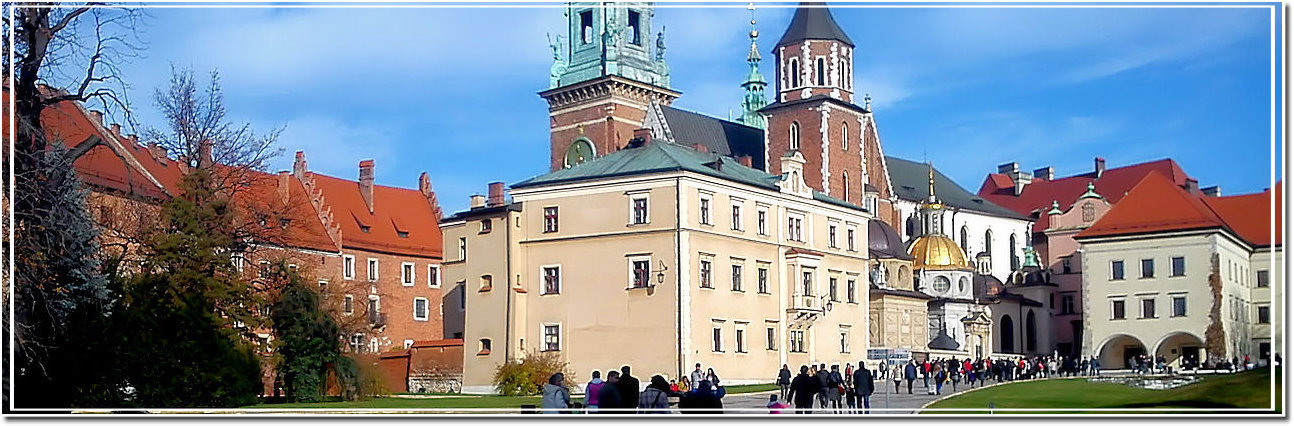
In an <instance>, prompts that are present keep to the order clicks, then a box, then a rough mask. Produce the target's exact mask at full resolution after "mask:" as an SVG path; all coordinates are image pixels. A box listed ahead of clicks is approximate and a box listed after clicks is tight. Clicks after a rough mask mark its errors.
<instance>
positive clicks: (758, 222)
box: [755, 207, 768, 237]
mask: <svg viewBox="0 0 1294 426" xmlns="http://www.w3.org/2000/svg"><path fill="white" fill-rule="evenodd" d="M755 230H756V231H757V233H758V234H759V235H762V236H765V237H767V236H768V207H757V208H755Z"/></svg>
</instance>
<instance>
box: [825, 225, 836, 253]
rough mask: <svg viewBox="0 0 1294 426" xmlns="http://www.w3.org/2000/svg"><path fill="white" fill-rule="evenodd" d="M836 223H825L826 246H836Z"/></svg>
mask: <svg viewBox="0 0 1294 426" xmlns="http://www.w3.org/2000/svg"><path fill="white" fill-rule="evenodd" d="M836 228H838V227H837V226H836V224H834V223H833V224H830V225H827V246H828V247H831V248H837V246H836Z"/></svg>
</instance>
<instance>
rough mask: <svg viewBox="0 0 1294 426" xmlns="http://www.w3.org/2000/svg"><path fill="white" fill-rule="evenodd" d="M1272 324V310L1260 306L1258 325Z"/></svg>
mask: <svg viewBox="0 0 1294 426" xmlns="http://www.w3.org/2000/svg"><path fill="white" fill-rule="evenodd" d="M1271 322H1272V313H1271V308H1269V307H1266V306H1259V307H1258V323H1259V324H1271Z"/></svg>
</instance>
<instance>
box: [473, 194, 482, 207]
mask: <svg viewBox="0 0 1294 426" xmlns="http://www.w3.org/2000/svg"><path fill="white" fill-rule="evenodd" d="M470 206H471V208H473V209H479V208H481V207H485V196H484V195H481V194H472V204H471V205H470Z"/></svg>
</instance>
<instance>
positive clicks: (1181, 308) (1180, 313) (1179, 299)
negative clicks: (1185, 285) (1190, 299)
mask: <svg viewBox="0 0 1294 426" xmlns="http://www.w3.org/2000/svg"><path fill="white" fill-rule="evenodd" d="M1173 316H1175V317H1184V316H1186V296H1173Z"/></svg>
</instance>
